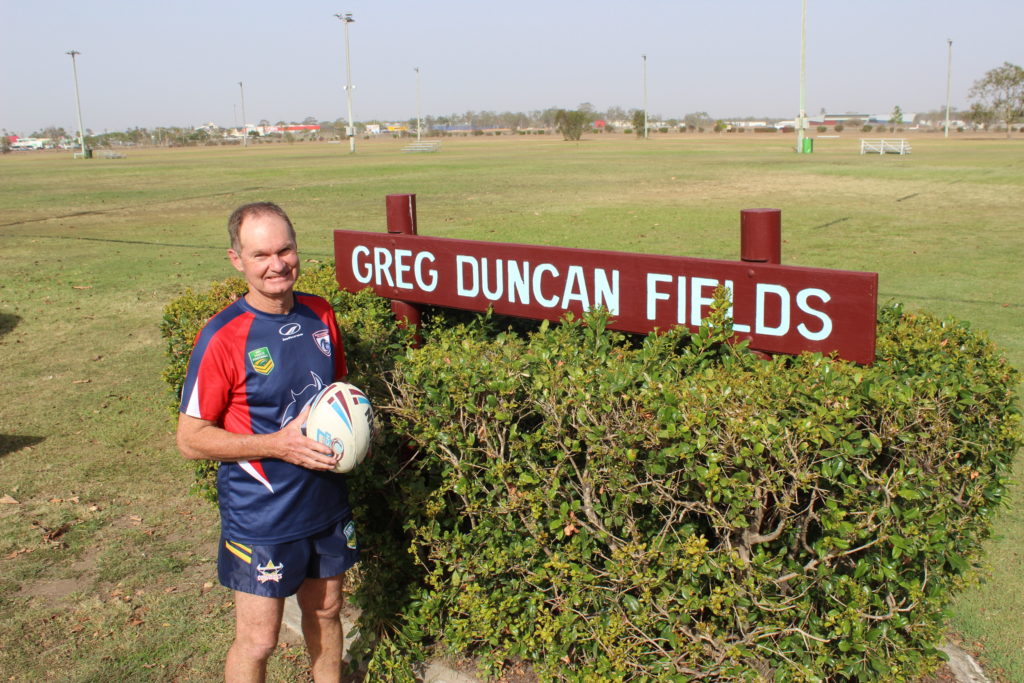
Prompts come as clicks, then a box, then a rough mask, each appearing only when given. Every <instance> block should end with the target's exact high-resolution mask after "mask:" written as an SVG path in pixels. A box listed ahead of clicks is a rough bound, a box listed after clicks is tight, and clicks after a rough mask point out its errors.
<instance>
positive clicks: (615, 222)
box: [0, 134, 1024, 681]
mask: <svg viewBox="0 0 1024 683" xmlns="http://www.w3.org/2000/svg"><path fill="white" fill-rule="evenodd" d="M792 142H793V141H792V140H791V139H790V136H782V135H777V136H776V135H763V136H760V135H759V136H755V135H750V134H745V135H724V136H679V137H656V138H654V139H652V140H650V141H646V142H644V141H639V140H635V139H633V138H631V137H627V136H596V137H595V138H594V139H590V140H584V141H582V142H580V143H567V142H562V141H561V140H558V139H555V138H553V137H551V136H548V137H533V136H530V137H515V138H512V137H504V138H471V139H451V140H445V141H444V143H443V145H442V148H441V151H440V152H438V153H435V154H418V155H409V154H402V153H401V152H400V145H401V143H400V142H399V141H397V140H390V139H389V140H379V141H372V142H364V143H361V145H360V147H359V152H358V154H356V155H355V156H351V155H348V154H347V153H346V152H347V147H346V148H345V149H342V147H343V146H340V145H331V144H312V143H309V144H296V145H286V144H277V145H261V146H255V147H251V148H249V149H238V148H232V149H220V148H194V149H193V148H188V149H139V150H132V151H130V152H129V153H128V154H127V156H126V158H123V159H103V158H99V156H100V155H97V158H95V159H93V160H91V161H74V160H72V158H71V155H70V153H64V152H60V153H56V152H55V153H47V152H40V153H21V154H9V155H6V156H2V157H0V206H2V207H3V208H4V211H3V215H2V216H0V377H2V378H3V379H2V387H3V393H4V396H5V400H4V401H3V402H2V404H0V610H2V615H3V616H2V617H0V640H2V642H3V643H4V647H3V648H0V672H3V677H9V679H8V680H13V681H36V680H69V681H124V680H160V681H164V680H209V679H213V678H216V677H218V676H219V672H220V667H221V661H222V658H223V654H224V652H225V649H226V647H227V645H228V643H229V642H230V639H231V631H232V619H231V606H230V602H229V600H230V596H229V594H228V592H227V591H226V590H224V589H223V588H221V587H219V586H217V585H216V571H215V565H214V562H213V558H214V545H215V542H216V538H217V533H218V522H217V517H216V513H215V511H214V510H212V509H210V507H209V506H208V505H207V504H206V503H204V502H202V501H200V500H199V499H197V498H196V497H193V496H190V495H189V493H188V488H189V483H190V480H191V472H190V470H189V468H188V466H187V465H186V464H185V463H184V461H182V460H181V458H180V457H179V456H178V455H177V453H176V451H175V448H174V443H173V437H172V430H173V419H172V415H171V414H170V412H169V410H168V407H167V403H168V396H167V390H166V388H165V387H164V386H163V384H162V383H161V380H160V377H159V375H160V371H161V369H162V367H163V363H164V358H163V352H164V351H163V344H162V341H161V339H160V336H159V331H158V325H159V322H160V319H161V313H162V309H163V307H164V305H165V304H166V303H167V302H168V301H170V300H171V299H172V298H174V297H175V296H177V295H178V294H180V293H182V292H183V291H184V290H185V288H187V287H193V288H203V287H205V286H206V285H207V284H208V283H209V282H210V281H212V280H215V279H222V278H224V277H226V276H228V275H230V274H232V273H233V271H232V270H231V268H230V265H229V263H228V262H227V259H226V257H225V253H224V248H225V246H226V235H225V230H224V224H225V221H226V218H227V215H228V213H229V212H230V211H231V210H232V209H233V208H234V207H235V206H237V205H239V204H241V203H243V202H247V201H253V200H260V199H270V200H273V201H276V202H278V203H280V204H281V205H282V206H284V207H285V209H286V210H288V211H289V213H290V214H291V216H292V218H293V219H294V222H295V224H296V228H297V229H298V231H299V238H300V248H301V251H302V256H303V258H304V259H312V260H323V259H326V258H329V257H330V255H331V251H332V248H331V230H333V229H335V228H345V229H365V230H383V229H384V196H385V195H386V194H390V193H407V192H412V193H416V194H417V202H418V210H419V227H420V232H421V233H422V234H428V235H436V236H451V237H464V238H473V239H483V240H493V241H505V242H526V243H537V244H553V245H562V246H574V247H584V246H585V247H590V248H598V249H615V250H621V251H638V252H651V253H665V254H676V255H686V256H699V257H711V258H726V259H736V258H738V256H739V211H740V210H741V209H744V208H755V207H765V206H767V207H776V208H779V209H782V216H783V238H784V244H783V262H784V263H787V264H792V265H806V266H818V267H835V268H843V269H849V270H870V271H876V272H878V273H879V274H880V298H881V301H882V302H887V301H900V302H904V303H905V304H906V305H907V306H908V307H910V308H912V309H921V310H927V311H930V312H933V313H937V314H942V315H952V316H956V317H958V318H961V319H964V320H968V321H971V323H972V324H973V325H974V326H975V327H976V328H979V329H983V330H986V331H987V332H988V333H989V334H990V335H991V337H992V338H993V339H994V340H995V341H996V342H997V343H998V344H999V345H1000V346H1001V347H1002V348H1003V349H1005V351H1006V353H1007V355H1008V356H1009V358H1010V359H1011V360H1012V362H1013V363H1014V364H1015V365H1017V366H1018V367H1024V339H1022V337H1024V334H1022V333H1024V324H1022V322H1024V272H1022V268H1021V263H1022V261H1024V259H1022V256H1024V231H1022V230H1021V224H1020V218H1021V215H1022V213H1024V200H1022V197H1024V140H1009V141H1007V140H1005V139H996V138H992V139H980V138H978V139H971V138H964V137H960V138H951V139H949V140H945V139H943V138H941V137H940V136H928V137H925V136H922V137H920V138H915V139H914V140H913V145H914V151H913V154H912V155H910V156H907V157H898V156H885V157H878V156H860V155H859V154H858V153H857V150H858V144H857V138H856V136H854V135H850V136H847V137H843V138H839V139H821V140H818V141H816V142H817V147H816V149H815V153H814V154H812V155H795V154H793V153H792V152H791V151H790V148H791V145H792ZM1017 473H1018V479H1019V478H1020V475H1021V474H1024V466H1022V465H1021V463H1020V461H1018V464H1017ZM1022 504H1024V493H1022V491H1021V490H1020V488H1019V487H1017V488H1015V489H1014V492H1013V494H1012V501H1011V507H1010V508H1008V509H1006V510H1004V511H1003V513H1002V514H1001V517H1000V523H999V527H998V530H997V536H996V537H995V538H993V539H992V541H991V542H990V544H989V548H990V566H989V567H987V568H986V569H985V571H984V572H983V573H982V574H981V576H982V578H983V581H982V582H981V583H979V585H977V586H976V587H974V588H972V589H971V590H970V591H968V592H967V593H966V594H964V595H962V596H960V597H958V598H957V600H956V601H955V603H954V605H953V607H952V610H951V616H950V629H951V632H952V633H953V634H955V637H957V638H959V639H961V640H962V642H963V644H964V646H965V647H966V648H967V649H969V650H971V651H973V652H975V653H976V654H978V655H979V656H980V659H981V661H982V662H983V665H984V666H985V667H987V669H988V671H989V673H990V674H994V675H995V676H997V677H998V678H1000V679H1001V680H1005V681H1020V680H1024V632H1022V629H1021V628H1020V623H1021V621H1020V620H1021V617H1020V615H1021V614H1024V570H1022V561H1021V553H1022V552H1024V551H1022V550H1021V548H1024V511H1022ZM304 666H305V660H304V655H302V653H301V650H300V649H299V648H296V647H283V648H282V653H281V656H280V657H276V658H274V660H273V664H272V671H271V676H272V678H273V679H274V680H301V676H302V675H303V674H302V672H303V671H304Z"/></svg>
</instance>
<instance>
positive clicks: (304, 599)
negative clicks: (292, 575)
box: [296, 579, 344, 621]
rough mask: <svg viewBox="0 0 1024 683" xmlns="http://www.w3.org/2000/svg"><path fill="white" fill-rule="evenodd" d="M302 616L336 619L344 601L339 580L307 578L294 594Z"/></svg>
mask: <svg viewBox="0 0 1024 683" xmlns="http://www.w3.org/2000/svg"><path fill="white" fill-rule="evenodd" d="M296 597H297V598H298V601H299V609H300V610H302V616H303V617H315V618H316V619H319V620H321V621H324V620H333V619H337V618H338V617H339V615H340V614H341V607H342V604H343V603H344V598H343V594H342V592H341V588H340V581H332V580H329V579H328V580H323V579H314V580H309V579H307V580H306V582H305V583H303V585H302V587H301V588H300V589H299V592H298V595H297V596H296Z"/></svg>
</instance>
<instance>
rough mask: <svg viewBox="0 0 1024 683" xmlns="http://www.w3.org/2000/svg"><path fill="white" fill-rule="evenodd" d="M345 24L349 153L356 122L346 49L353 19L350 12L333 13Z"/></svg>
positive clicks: (349, 58)
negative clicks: (353, 112)
mask: <svg viewBox="0 0 1024 683" xmlns="http://www.w3.org/2000/svg"><path fill="white" fill-rule="evenodd" d="M334 16H336V17H337V18H338V19H339V20H340V21H341V23H342V24H344V25H345V79H346V80H345V95H346V99H347V100H348V149H349V153H350V154H355V152H356V124H355V122H354V121H353V120H352V57H351V56H350V54H349V49H348V25H349V24H351V23H352V22H354V21H355V19H353V18H352V13H351V12H345V13H344V14H335V15H334Z"/></svg>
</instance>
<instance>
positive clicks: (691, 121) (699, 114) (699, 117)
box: [683, 111, 714, 130]
mask: <svg viewBox="0 0 1024 683" xmlns="http://www.w3.org/2000/svg"><path fill="white" fill-rule="evenodd" d="M683 122H684V123H685V124H686V127H687V128H690V129H692V130H697V129H698V128H708V127H710V126H711V125H713V123H714V122H713V121H712V120H711V117H710V116H709V115H708V113H707V112H706V111H696V112H693V113H692V114H687V115H686V116H684V117H683Z"/></svg>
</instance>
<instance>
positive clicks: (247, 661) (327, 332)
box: [178, 202, 358, 681]
mask: <svg viewBox="0 0 1024 683" xmlns="http://www.w3.org/2000/svg"><path fill="white" fill-rule="evenodd" d="M228 235H229V237H230V240H231V247H230V248H229V249H228V257H229V258H230V259H231V263H232V265H233V266H234V267H235V268H236V269H237V270H238V271H239V272H241V273H242V274H243V275H244V276H245V280H246V282H247V283H248V286H249V290H248V292H246V294H245V296H244V297H242V298H240V299H238V300H237V301H235V302H234V303H232V304H231V305H230V306H228V307H227V308H225V309H224V310H223V311H221V312H220V313H218V314H217V315H215V316H214V317H213V318H211V319H210V321H209V322H208V323H207V324H206V326H205V327H204V328H203V330H202V331H201V332H200V333H199V336H198V337H197V338H196V344H195V348H194V350H193V352H192V358H191V360H190V361H189V368H188V375H187V377H186V380H185V387H184V390H183V391H182V397H181V406H180V408H179V411H180V413H179V417H178V448H179V449H180V450H181V453H182V455H184V456H185V457H186V458H188V459H193V460H195V459H202V460H215V461H218V462H220V467H219V468H218V472H217V494H218V498H219V505H220V513H221V538H220V542H219V554H218V562H217V567H218V575H219V578H220V581H221V583H222V584H224V585H225V586H227V587H228V588H230V589H232V590H234V592H235V593H234V594H235V621H236V629H235V640H234V642H233V643H232V645H231V648H230V650H229V651H228V654H227V659H226V661H225V665H224V676H225V679H226V680H228V681H263V680H265V677H266V666H267V659H268V658H269V657H270V655H271V654H272V653H273V651H274V648H275V646H276V645H277V639H278V632H279V631H280V628H281V617H282V614H283V610H284V599H285V598H286V597H288V596H290V595H297V598H298V603H299V607H300V608H301V610H302V630H303V635H304V636H305V639H306V646H307V648H308V649H309V655H310V659H311V661H312V667H313V678H314V680H315V681H338V680H340V677H341V657H342V642H343V640H342V636H343V634H342V627H341V620H340V611H341V606H342V582H343V577H344V572H345V571H347V570H348V569H349V568H350V567H351V566H352V565H353V564H354V563H355V562H356V561H357V560H358V548H357V546H356V539H355V527H354V524H353V522H352V518H351V511H350V509H349V504H348V489H347V486H346V482H345V477H344V476H342V475H338V474H334V473H333V472H331V471H330V470H331V468H332V466H333V465H334V458H333V456H332V454H331V449H330V448H329V447H327V446H324V445H322V444H320V443H318V442H317V441H315V440H313V439H310V438H307V437H306V436H305V435H304V434H303V432H302V429H301V425H302V424H303V423H304V422H305V419H306V414H307V413H308V411H309V408H308V404H309V401H310V400H311V399H312V398H313V397H314V396H315V395H316V394H317V393H318V392H319V390H320V389H321V388H322V387H323V386H325V385H327V384H329V383H331V382H333V381H335V380H337V379H342V378H343V377H344V376H345V375H346V374H347V368H346V366H345V355H344V352H343V350H342V348H341V340H340V339H339V336H338V327H337V323H336V322H335V319H334V311H333V309H332V308H331V306H330V304H328V303H327V302H326V301H324V300H323V299H322V298H320V297H316V296H311V295H308V294H303V293H301V292H296V291H294V286H295V280H296V278H297V277H298V275H299V255H298V247H297V245H296V239H295V230H294V228H293V227H292V224H291V221H290V220H289V219H288V216H287V215H286V214H285V212H284V211H283V210H282V209H281V208H280V207H279V206H277V205H276V204H272V203H270V202H260V203H255V204H246V205H244V206H240V207H239V208H238V209H236V210H235V211H234V213H232V214H231V217H230V219H228Z"/></svg>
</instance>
